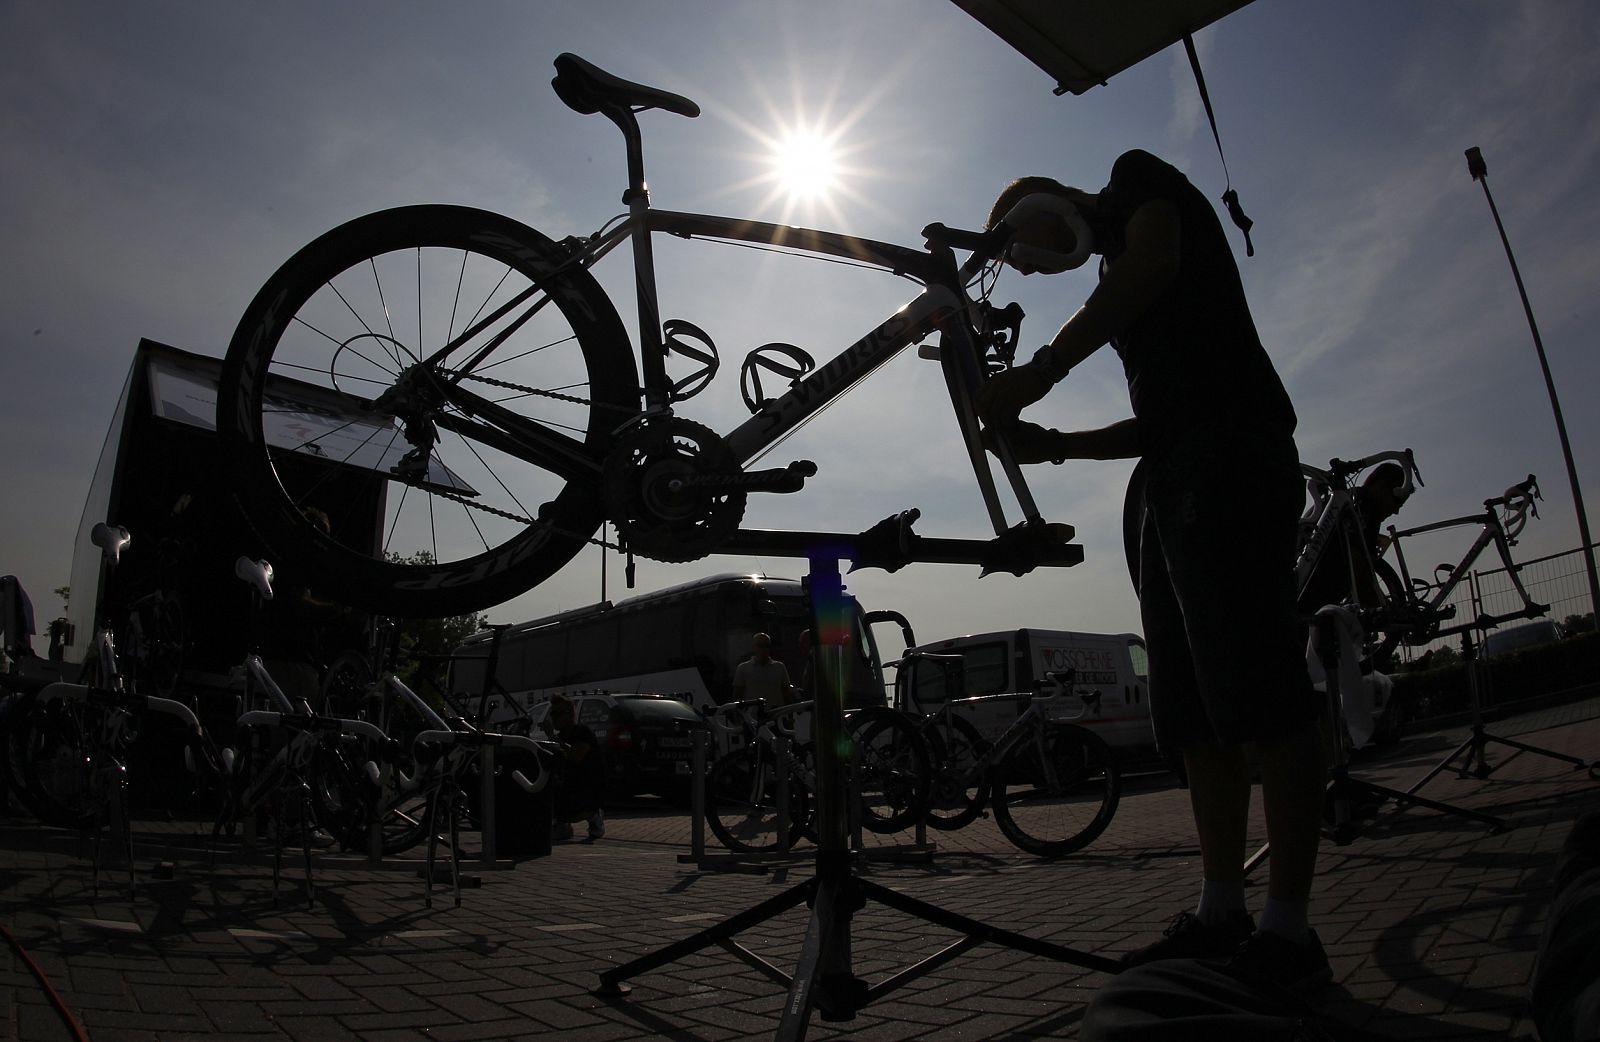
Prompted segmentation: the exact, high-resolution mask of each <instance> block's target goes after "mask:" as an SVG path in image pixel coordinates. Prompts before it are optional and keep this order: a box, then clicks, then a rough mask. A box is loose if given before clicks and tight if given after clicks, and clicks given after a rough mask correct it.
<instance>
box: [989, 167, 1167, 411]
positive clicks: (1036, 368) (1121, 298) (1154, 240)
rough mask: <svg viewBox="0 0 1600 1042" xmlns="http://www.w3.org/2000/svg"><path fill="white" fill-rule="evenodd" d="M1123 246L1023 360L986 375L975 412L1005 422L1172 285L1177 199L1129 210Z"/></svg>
mask: <svg viewBox="0 0 1600 1042" xmlns="http://www.w3.org/2000/svg"><path fill="white" fill-rule="evenodd" d="M1124 234H1125V237H1126V241H1127V247H1126V249H1125V250H1124V251H1123V253H1122V255H1121V256H1119V257H1118V258H1117V261H1116V263H1115V264H1112V265H1109V266H1108V267H1107V268H1106V271H1105V274H1104V275H1103V276H1102V277H1101V279H1100V284H1099V285H1098V286H1096V287H1095V289H1094V292H1093V293H1090V294H1089V299H1088V300H1086V301H1084V304H1083V307H1081V308H1079V309H1078V310H1077V312H1076V313H1075V314H1074V315H1073V316H1072V317H1071V318H1069V319H1067V321H1066V323H1065V324H1063V325H1062V327H1061V328H1060V329H1059V330H1058V331H1057V332H1056V335H1055V336H1053V337H1051V338H1050V343H1048V344H1046V345H1045V346H1044V347H1043V348H1041V349H1040V350H1039V352H1038V353H1037V354H1035V355H1034V357H1033V360H1032V361H1030V362H1028V363H1027V364H1026V365H1019V366H1013V367H1012V368H1010V369H1008V370H1006V371H1005V372H1003V373H999V374H997V375H995V376H993V377H990V378H989V379H988V380H987V381H985V382H984V384H983V386H982V387H981V388H979V390H978V414H979V415H980V416H982V417H983V419H984V420H985V422H987V423H990V424H996V423H1010V422H1012V421H1014V420H1016V418H1017V413H1019V412H1021V411H1022V410H1023V409H1024V408H1026V407H1027V406H1029V405H1032V404H1033V403H1034V402H1036V401H1038V400H1039V399H1040V398H1043V397H1044V396H1045V394H1046V392H1048V391H1049V390H1050V388H1051V387H1052V386H1053V385H1055V384H1057V383H1059V382H1060V381H1061V379H1062V378H1063V377H1065V376H1066V375H1067V373H1068V372H1069V371H1070V370H1071V369H1072V368H1073V367H1074V366H1076V365H1077V364H1078V363H1080V362H1082V361H1083V360H1084V359H1085V358H1088V357H1089V356H1090V355H1092V354H1094V353H1095V352H1096V351H1098V350H1099V349H1100V348H1101V347H1103V346H1104V345H1105V344H1107V343H1109V342H1110V340H1111V338H1112V337H1114V336H1116V335H1117V334H1118V333H1120V332H1122V331H1123V330H1124V329H1126V328H1127V327H1128V326H1130V325H1132V324H1133V323H1134V322H1135V321H1137V320H1138V319H1139V317H1140V316H1142V315H1143V314H1144V313H1145V312H1146V311H1148V310H1149V309H1150V307H1151V306H1152V305H1153V304H1154V303H1155V302H1156V301H1157V300H1158V299H1160V297H1161V294H1163V293H1164V292H1166V290H1167V288H1168V287H1169V286H1170V285H1172V280H1173V279H1175V278H1176V277H1177V275H1178V270H1179V267H1180V264H1179V259H1180V251H1179V247H1180V245H1181V243H1182V239H1181V221H1180V220H1179V218H1178V207H1177V204H1175V203H1173V202H1171V201H1169V200H1166V199H1152V200H1150V201H1149V202H1147V203H1145V204H1144V205H1143V206H1140V207H1139V209H1137V210H1135V211H1134V213H1133V216H1132V217H1131V218H1129V220H1128V225H1127V228H1126V229H1125V231H1124Z"/></svg>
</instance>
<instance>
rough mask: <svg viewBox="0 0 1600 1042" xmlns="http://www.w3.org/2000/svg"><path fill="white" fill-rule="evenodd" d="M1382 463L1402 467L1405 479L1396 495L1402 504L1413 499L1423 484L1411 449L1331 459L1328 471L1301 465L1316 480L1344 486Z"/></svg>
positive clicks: (1420, 472)
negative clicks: (1414, 493) (1358, 457)
mask: <svg viewBox="0 0 1600 1042" xmlns="http://www.w3.org/2000/svg"><path fill="white" fill-rule="evenodd" d="M1380 463H1398V464H1399V465H1400V470H1401V471H1402V473H1403V474H1404V477H1403V479H1402V482H1401V485H1400V487H1399V488H1398V489H1397V490H1396V491H1395V495H1396V497H1397V498H1398V499H1399V500H1400V501H1401V502H1405V501H1406V500H1407V499H1409V498H1411V493H1413V492H1415V491H1416V490H1417V488H1418V487H1419V486H1421V485H1422V484H1423V481H1422V471H1420V470H1418V469H1417V460H1416V456H1415V455H1414V454H1413V453H1412V451H1411V450H1410V449H1389V450H1387V451H1384V452H1375V453H1373V454H1372V455H1370V456H1363V457H1362V458H1360V459H1356V460H1341V459H1331V460H1329V461H1328V469H1327V470H1325V471H1324V470H1319V469H1317V468H1316V467H1311V466H1307V465H1305V464H1301V469H1302V470H1303V471H1305V472H1307V473H1308V475H1309V476H1311V477H1313V478H1314V479H1315V480H1318V481H1321V482H1323V483H1324V484H1328V485H1332V484H1334V483H1335V482H1338V483H1340V484H1343V483H1344V482H1347V481H1348V480H1349V479H1350V478H1353V477H1355V476H1356V475H1357V474H1360V473H1361V472H1362V471H1364V470H1366V469H1367V468H1369V467H1374V466H1377V465H1378V464H1380Z"/></svg>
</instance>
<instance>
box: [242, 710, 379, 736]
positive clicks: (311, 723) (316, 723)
mask: <svg viewBox="0 0 1600 1042" xmlns="http://www.w3.org/2000/svg"><path fill="white" fill-rule="evenodd" d="M239 726H241V727H288V728H292V729H294V730H296V731H331V732H337V733H339V734H347V735H351V736H355V737H360V738H370V739H372V740H373V741H376V742H387V741H388V740H389V736H388V735H386V734H384V733H383V731H381V730H380V729H379V728H378V726H377V725H376V724H373V723H369V722H368V721H366V720H348V719H345V718H344V717H342V716H323V715H321V714H319V713H278V712H274V711H273V710H270V709H252V710H250V711H249V712H247V713H243V714H241V715H240V717H239Z"/></svg>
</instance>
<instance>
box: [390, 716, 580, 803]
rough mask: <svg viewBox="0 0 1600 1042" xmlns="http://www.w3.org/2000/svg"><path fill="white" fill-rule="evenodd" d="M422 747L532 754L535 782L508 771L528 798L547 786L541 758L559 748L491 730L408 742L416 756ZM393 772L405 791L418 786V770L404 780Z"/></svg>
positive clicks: (421, 736)
mask: <svg viewBox="0 0 1600 1042" xmlns="http://www.w3.org/2000/svg"><path fill="white" fill-rule="evenodd" d="M424 745H464V746H467V747H468V748H474V749H478V748H482V747H484V746H486V745H487V746H496V745H503V746H506V747H508V748H511V749H521V750H522V751H523V752H527V753H532V754H533V758H534V762H535V763H537V764H538V765H539V777H538V778H537V779H536V780H532V781H530V780H529V779H528V776H527V775H525V774H523V773H522V771H520V770H513V771H512V772H511V780H512V781H514V782H516V783H517V787H518V788H520V789H522V790H523V791H524V792H526V793H529V794H530V795H532V794H534V793H537V792H540V791H542V790H543V789H544V787H545V786H546V785H548V784H549V783H550V772H549V771H547V770H545V769H544V759H543V757H544V756H548V755H550V754H551V753H552V752H553V751H558V750H559V748H560V747H559V746H557V745H556V744H555V743H553V742H541V741H539V740H538V739H536V738H529V737H527V736H526V735H520V734H499V733H497V732H494V731H437V730H434V731H423V732H421V733H420V734H418V735H417V736H416V737H415V738H413V739H412V740H411V746H412V748H413V749H416V750H417V751H418V752H419V753H420V752H421V749H422V746H424ZM373 766H375V765H369V767H368V774H369V775H370V774H371V773H372V767H373ZM396 773H399V774H400V783H401V787H402V788H407V789H409V788H412V787H414V786H415V785H416V784H417V777H418V776H419V775H420V774H421V772H420V771H419V772H418V773H417V775H413V776H411V777H407V776H406V775H405V774H404V773H401V772H398V771H397V772H396Z"/></svg>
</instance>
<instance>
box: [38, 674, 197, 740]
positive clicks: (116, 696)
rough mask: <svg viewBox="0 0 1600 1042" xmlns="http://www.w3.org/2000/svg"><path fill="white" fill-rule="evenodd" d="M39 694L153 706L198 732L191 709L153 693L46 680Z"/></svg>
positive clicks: (94, 702)
mask: <svg viewBox="0 0 1600 1042" xmlns="http://www.w3.org/2000/svg"><path fill="white" fill-rule="evenodd" d="M39 697H40V698H41V699H44V700H46V701H48V700H50V699H52V698H61V699H66V700H69V701H74V702H83V703H84V704H86V705H108V706H113V707H115V708H117V709H124V710H129V711H133V710H140V709H149V710H154V711H155V712H158V713H166V714H167V715H168V716H175V717H177V718H178V719H179V720H180V721H182V723H183V725H184V726H185V727H187V728H189V729H190V730H191V731H193V732H194V733H196V734H199V733H201V727H200V719H199V718H198V717H196V716H195V715H194V710H192V709H190V708H189V707H188V706H186V705H184V704H183V703H182V702H178V701H174V700H173V699H170V698H159V697H157V696H155V695H136V694H133V693H132V692H128V691H113V690H111V689H110V688H104V687H90V686H89V685H87V684H68V683H65V682H57V683H54V684H46V685H45V686H44V687H43V688H41V689H40V691H39Z"/></svg>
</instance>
